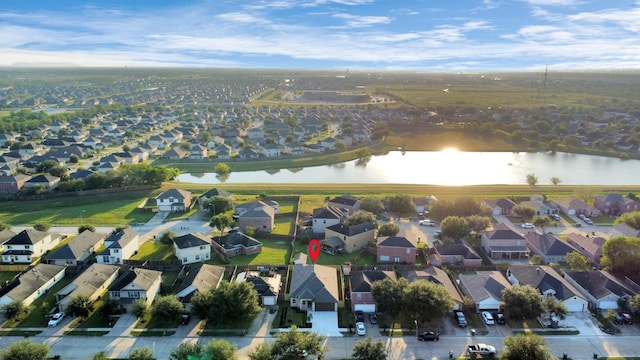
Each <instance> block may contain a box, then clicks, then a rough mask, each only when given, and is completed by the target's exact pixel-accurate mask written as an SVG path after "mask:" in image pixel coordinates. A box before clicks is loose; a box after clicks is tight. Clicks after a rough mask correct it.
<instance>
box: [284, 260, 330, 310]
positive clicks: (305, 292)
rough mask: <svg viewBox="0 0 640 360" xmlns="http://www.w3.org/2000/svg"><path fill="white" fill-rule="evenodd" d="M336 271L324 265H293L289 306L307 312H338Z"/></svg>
mask: <svg viewBox="0 0 640 360" xmlns="http://www.w3.org/2000/svg"><path fill="white" fill-rule="evenodd" d="M339 301H340V288H339V287H338V271H337V270H336V268H334V267H331V266H324V265H293V270H292V271H291V285H290V291H289V305H290V306H291V307H292V308H298V309H300V310H307V311H333V312H337V311H338V302H339Z"/></svg>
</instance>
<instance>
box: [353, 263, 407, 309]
mask: <svg viewBox="0 0 640 360" xmlns="http://www.w3.org/2000/svg"><path fill="white" fill-rule="evenodd" d="M384 279H390V280H393V281H397V280H398V278H397V276H396V273H395V271H384V270H364V271H351V272H350V273H349V293H350V296H351V310H352V311H362V312H365V313H375V312H376V311H377V310H378V304H377V303H376V301H375V299H374V298H373V296H372V295H371V285H373V283H374V282H376V281H382V280H384Z"/></svg>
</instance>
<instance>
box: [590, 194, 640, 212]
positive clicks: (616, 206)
mask: <svg viewBox="0 0 640 360" xmlns="http://www.w3.org/2000/svg"><path fill="white" fill-rule="evenodd" d="M593 206H594V207H595V208H596V209H598V210H600V211H602V213H603V214H605V215H612V216H617V215H620V214H625V213H628V212H632V211H639V210H640V202H638V201H636V200H633V199H629V198H628V197H626V196H622V195H621V194H606V195H601V196H596V197H595V198H594V200H593Z"/></svg>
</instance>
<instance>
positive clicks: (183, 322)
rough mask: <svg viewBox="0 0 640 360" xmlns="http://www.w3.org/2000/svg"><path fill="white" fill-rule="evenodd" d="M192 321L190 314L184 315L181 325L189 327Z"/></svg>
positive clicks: (181, 318)
mask: <svg viewBox="0 0 640 360" xmlns="http://www.w3.org/2000/svg"><path fill="white" fill-rule="evenodd" d="M190 320H191V315H189V314H183V315H182V316H181V317H180V325H187V324H189V321H190Z"/></svg>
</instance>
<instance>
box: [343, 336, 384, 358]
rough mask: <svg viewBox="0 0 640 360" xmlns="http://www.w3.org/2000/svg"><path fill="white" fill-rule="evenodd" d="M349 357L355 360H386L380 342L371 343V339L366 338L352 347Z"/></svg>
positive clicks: (382, 345) (382, 344)
mask: <svg viewBox="0 0 640 360" xmlns="http://www.w3.org/2000/svg"><path fill="white" fill-rule="evenodd" d="M351 357H352V358H354V359H356V360H386V359H387V352H386V350H385V345H384V343H383V342H382V340H380V339H378V340H376V341H373V340H372V339H371V337H367V338H366V339H364V340H360V341H358V342H357V343H356V344H355V345H354V346H353V352H352V354H351Z"/></svg>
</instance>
